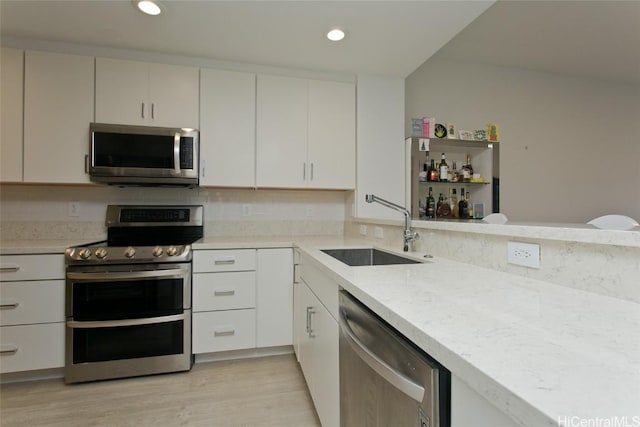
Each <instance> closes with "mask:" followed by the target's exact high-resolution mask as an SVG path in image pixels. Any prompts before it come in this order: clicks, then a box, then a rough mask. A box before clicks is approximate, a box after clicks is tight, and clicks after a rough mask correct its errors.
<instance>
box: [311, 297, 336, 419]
mask: <svg viewBox="0 0 640 427" xmlns="http://www.w3.org/2000/svg"><path fill="white" fill-rule="evenodd" d="M312 328H313V331H314V333H313V335H314V338H313V339H314V343H313V352H314V354H313V374H312V375H313V381H314V387H313V390H312V396H313V401H314V402H315V404H316V411H317V412H318V417H319V418H320V423H321V424H322V425H323V426H338V425H340V364H339V349H338V346H339V329H338V323H337V322H336V321H335V319H334V318H333V317H332V316H331V315H330V314H329V312H328V311H327V310H326V309H325V308H324V306H322V305H321V304H319V306H318V308H317V309H316V310H315V312H314V314H313V319H312Z"/></svg>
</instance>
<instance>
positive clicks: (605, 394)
mask: <svg viewBox="0 0 640 427" xmlns="http://www.w3.org/2000/svg"><path fill="white" fill-rule="evenodd" d="M327 243H329V242H313V241H311V240H309V241H307V242H299V243H298V247H299V248H300V249H301V251H302V252H303V253H304V254H306V255H308V256H309V257H310V258H311V259H312V260H313V262H314V264H315V265H317V266H318V267H319V268H321V269H322V270H323V271H324V272H325V273H327V274H328V275H329V276H330V277H331V278H333V279H334V280H336V281H337V282H338V284H340V286H342V287H343V288H344V289H346V290H347V291H349V292H350V293H352V294H353V295H354V296H355V297H356V298H358V299H360V300H361V301H362V302H363V303H364V304H366V305H367V306H368V307H370V308H371V309H372V310H373V311H374V312H376V313H377V314H378V315H379V316H381V317H382V318H383V319H385V320H386V321H387V322H389V323H390V324H391V325H393V326H394V327H395V328H396V329H398V330H399V331H400V332H401V333H403V334H404V335H405V336H407V337H408V338H409V339H410V340H411V341H413V342H414V343H415V344H417V345H418V346H419V347H421V348H422V349H423V350H425V351H426V352H427V353H429V354H430V355H432V356H433V357H435V358H436V359H437V360H438V361H439V362H440V363H442V364H443V365H444V366H445V367H447V368H448V369H450V370H451V371H452V373H453V374H454V375H456V376H457V377H459V378H461V379H462V380H463V381H464V382H466V383H467V384H468V385H469V386H470V387H472V388H473V389H475V390H476V391H477V392H478V393H479V394H481V395H482V396H484V397H485V398H487V399H488V400H489V401H490V402H491V403H492V404H494V405H495V406H496V407H497V408H499V409H500V410H501V411H503V412H504V413H506V414H508V415H509V416H510V417H511V418H513V419H514V421H516V422H517V423H518V424H520V425H522V426H556V425H558V423H559V419H563V418H562V417H573V416H577V417H580V418H581V419H596V418H600V419H605V418H606V419H610V418H611V417H616V416H617V417H623V416H628V417H629V420H631V417H632V416H640V305H639V304H636V303H632V302H628V301H624V300H619V299H615V298H610V297H605V296H600V295H596V294H592V293H588V292H584V291H580V290H574V289H570V288H566V287H562V286H557V285H553V284H549V283H546V282H542V281H538V280H533V279H529V278H524V277H520V276H514V275H511V274H507V273H503V272H498V271H495V270H490V269H486V268H481V267H477V266H472V265H468V264H464V263H460V262H455V261H450V260H446V259H442V258H435V259H431V260H428V261H427V262H425V263H424V264H413V265H393V266H373V267H349V266H346V265H345V264H343V263H341V262H339V261H337V260H335V259H334V258H332V257H330V256H329V255H326V254H324V253H323V252H321V251H320V249H321V248H323V247H324V248H327V247H340V244H345V245H348V244H349V243H351V242H350V241H348V240H336V241H335V242H333V244H331V243H329V244H327ZM356 246H362V245H359V244H357V245H356ZM413 255H418V254H413ZM443 279H445V280H443Z"/></svg>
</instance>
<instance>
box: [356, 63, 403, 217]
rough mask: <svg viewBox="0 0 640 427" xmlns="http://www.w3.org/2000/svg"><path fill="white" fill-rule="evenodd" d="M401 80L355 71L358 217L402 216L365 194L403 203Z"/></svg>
mask: <svg viewBox="0 0 640 427" xmlns="http://www.w3.org/2000/svg"><path fill="white" fill-rule="evenodd" d="M404 102H405V101H404V80H403V79H400V78H387V77H378V76H370V75H358V78H357V95H356V105H357V107H356V110H357V112H356V117H357V119H356V123H357V125H356V126H357V131H356V134H357V175H356V176H357V181H356V182H357V184H356V186H357V191H356V194H355V198H356V214H357V216H358V217H361V218H404V217H403V215H402V214H401V213H399V212H396V211H393V210H391V209H389V208H386V207H384V206H382V205H380V204H377V203H366V202H365V200H364V196H365V194H369V193H373V194H375V195H376V196H379V197H382V198H383V199H387V200H389V201H391V202H394V203H397V204H400V205H403V206H405V205H406V201H405V146H404Z"/></svg>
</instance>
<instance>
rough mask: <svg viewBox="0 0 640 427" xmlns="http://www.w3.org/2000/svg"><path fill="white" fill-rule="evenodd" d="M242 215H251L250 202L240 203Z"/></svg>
mask: <svg viewBox="0 0 640 427" xmlns="http://www.w3.org/2000/svg"><path fill="white" fill-rule="evenodd" d="M242 216H251V204H249V203H247V204H244V205H242Z"/></svg>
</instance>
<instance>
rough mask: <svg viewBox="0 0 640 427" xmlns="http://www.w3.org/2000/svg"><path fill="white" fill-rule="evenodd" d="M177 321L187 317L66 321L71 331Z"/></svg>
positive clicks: (179, 315)
mask: <svg viewBox="0 0 640 427" xmlns="http://www.w3.org/2000/svg"><path fill="white" fill-rule="evenodd" d="M179 320H187V315H186V314H174V315H172V316H162V317H149V318H144V319H125V320H100V321H97V322H78V321H75V320H68V321H67V326H68V327H69V328H73V329H88V328H91V329H93V328H117V327H121V326H139V325H151V324H154V323H168V322H176V321H179Z"/></svg>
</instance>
